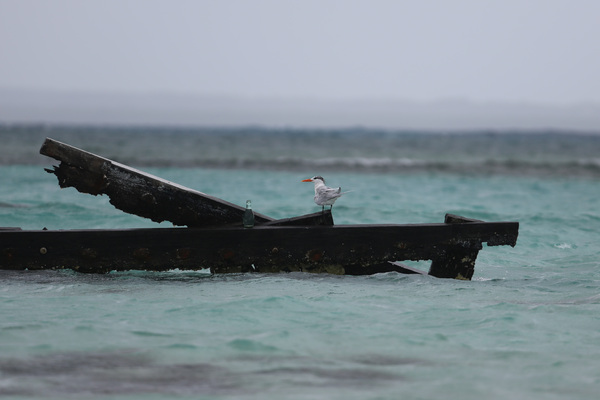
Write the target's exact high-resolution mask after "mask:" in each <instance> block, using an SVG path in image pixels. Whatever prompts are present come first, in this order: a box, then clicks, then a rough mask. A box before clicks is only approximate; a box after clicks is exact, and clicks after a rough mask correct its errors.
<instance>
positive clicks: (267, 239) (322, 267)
mask: <svg viewBox="0 0 600 400" xmlns="http://www.w3.org/2000/svg"><path fill="white" fill-rule="evenodd" d="M517 235H518V223H516V222H493V223H490V222H482V223H478V222H474V223H468V224H414V225H339V226H256V227H254V228H253V229H243V228H232V227H217V228H213V229H208V228H153V229H132V230H108V231H107V230H73V231H12V232H3V231H0V269H25V268H29V269H51V268H72V269H75V270H78V271H81V272H94V273H105V272H108V271H111V270H129V269H142V270H154V271H162V270H168V269H173V268H180V269H192V270H193V269H201V268H210V269H211V271H213V272H214V273H229V272H246V271H259V272H280V271H306V272H326V273H334V274H354V275H356V274H372V273H377V272H386V271H390V270H396V269H393V268H392V269H390V267H394V266H393V265H391V264H389V262H388V261H397V260H437V261H439V262H440V263H439V269H440V270H441V271H443V272H440V273H437V272H436V271H435V269H434V271H433V273H431V275H434V276H440V277H451V278H464V279H470V275H472V272H471V273H470V275H469V268H471V269H472V266H473V265H474V258H473V263H470V262H469V263H467V264H466V270H465V268H462V264H461V263H460V262H455V261H457V259H454V258H452V256H453V255H454V254H455V253H454V252H455V251H456V249H459V250H460V251H465V252H468V253H469V254H471V255H472V254H474V255H475V256H476V255H477V251H479V249H481V243H482V242H487V243H488V244H489V243H494V244H493V245H499V244H508V245H513V246H514V244H515V243H516V237H517ZM449 257H450V258H449ZM446 260H449V262H448V263H446V264H444V262H445V261H446ZM445 265H448V266H450V267H449V268H450V269H449V270H450V271H452V272H449V273H446V269H445V268H446V267H445ZM452 268H454V269H452Z"/></svg>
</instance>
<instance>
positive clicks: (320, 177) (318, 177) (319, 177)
mask: <svg viewBox="0 0 600 400" xmlns="http://www.w3.org/2000/svg"><path fill="white" fill-rule="evenodd" d="M313 179H320V180H322V181H323V183H325V179H323V177H322V176H315V177H313Z"/></svg>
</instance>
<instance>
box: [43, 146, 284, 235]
mask: <svg viewBox="0 0 600 400" xmlns="http://www.w3.org/2000/svg"><path fill="white" fill-rule="evenodd" d="M40 153H41V154H43V155H46V156H48V157H52V158H54V159H56V160H59V161H60V162H61V163H60V165H59V166H55V167H54V169H53V170H47V171H48V172H50V173H53V174H55V175H56V177H57V178H58V183H59V185H60V187H62V188H65V187H74V188H75V189H77V190H78V191H80V192H82V193H89V194H92V195H99V194H105V195H107V196H108V197H109V198H110V203H111V204H112V205H113V206H115V207H116V208H118V209H119V210H122V211H125V212H127V213H130V214H134V215H138V216H140V217H145V218H150V219H151V220H152V221H155V222H162V221H170V222H172V223H173V225H178V226H190V227H200V226H213V225H222V224H232V223H241V220H242V215H243V213H244V207H240V206H238V205H235V204H232V203H229V202H227V201H224V200H222V199H219V198H216V197H213V196H210V195H208V194H206V193H202V192H199V191H197V190H193V189H189V188H186V187H184V186H181V185H178V184H175V183H173V182H169V181H167V180H164V179H161V178H159V177H156V176H153V175H150V174H147V173H145V172H142V171H139V170H137V169H134V168H131V167H128V166H126V165H123V164H120V163H118V162H115V161H112V160H109V159H107V158H104V157H100V156H97V155H95V154H92V153H89V152H87V151H84V150H81V149H78V148H76V147H73V146H70V145H68V144H65V143H61V142H59V141H56V140H54V139H50V138H47V139H46V141H45V142H44V144H43V145H42V147H41V149H40ZM254 216H255V221H256V223H257V224H261V223H265V222H270V221H274V219H273V218H271V217H268V216H266V215H262V214H259V213H256V212H255V213H254Z"/></svg>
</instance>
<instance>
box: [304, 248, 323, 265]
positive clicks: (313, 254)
mask: <svg viewBox="0 0 600 400" xmlns="http://www.w3.org/2000/svg"><path fill="white" fill-rule="evenodd" d="M323 254H324V252H323V250H319V249H312V250H309V251H308V252H307V253H306V258H307V259H308V260H310V261H312V262H319V261H321V260H322V259H323Z"/></svg>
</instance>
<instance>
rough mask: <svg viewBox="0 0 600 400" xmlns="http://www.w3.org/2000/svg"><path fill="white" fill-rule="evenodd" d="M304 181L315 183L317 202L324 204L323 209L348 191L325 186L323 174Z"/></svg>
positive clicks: (320, 204)
mask: <svg viewBox="0 0 600 400" xmlns="http://www.w3.org/2000/svg"><path fill="white" fill-rule="evenodd" d="M302 182H314V184H315V203H317V205H319V206H322V207H323V208H322V211H325V206H331V208H330V210H331V209H332V208H333V203H335V201H336V200H337V199H338V198H339V197H340V196H341V195H343V194H345V193H348V192H342V188H341V187H339V188H330V187H328V186H325V179H323V177H322V176H313V177H312V178H310V179H304V180H302Z"/></svg>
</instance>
